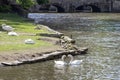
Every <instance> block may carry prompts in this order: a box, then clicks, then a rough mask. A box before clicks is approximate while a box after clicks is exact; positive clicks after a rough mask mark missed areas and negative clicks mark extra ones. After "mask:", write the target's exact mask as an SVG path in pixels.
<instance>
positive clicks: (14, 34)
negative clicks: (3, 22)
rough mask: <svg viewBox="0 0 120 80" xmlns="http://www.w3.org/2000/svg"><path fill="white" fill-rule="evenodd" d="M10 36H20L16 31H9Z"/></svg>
mask: <svg viewBox="0 0 120 80" xmlns="http://www.w3.org/2000/svg"><path fill="white" fill-rule="evenodd" d="M8 35H9V36H18V34H17V33H16V32H8Z"/></svg>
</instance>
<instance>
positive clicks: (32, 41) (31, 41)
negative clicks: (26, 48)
mask: <svg viewBox="0 0 120 80" xmlns="http://www.w3.org/2000/svg"><path fill="white" fill-rule="evenodd" d="M24 42H25V44H35V42H34V40H32V39H26V40H25V41H24Z"/></svg>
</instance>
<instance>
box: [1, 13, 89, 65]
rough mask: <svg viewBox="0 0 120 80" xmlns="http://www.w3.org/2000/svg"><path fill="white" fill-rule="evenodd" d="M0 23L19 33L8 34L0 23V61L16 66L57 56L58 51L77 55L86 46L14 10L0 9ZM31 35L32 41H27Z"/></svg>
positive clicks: (2, 63) (58, 54) (83, 51)
mask: <svg viewBox="0 0 120 80" xmlns="http://www.w3.org/2000/svg"><path fill="white" fill-rule="evenodd" d="M0 15H1V17H0V25H2V24H6V25H9V26H12V27H13V28H14V32H16V33H17V34H18V36H10V35H8V32H7V31H5V30H3V29H2V26H0V65H1V66H17V65H21V64H28V63H34V62H41V61H46V60H51V59H56V58H59V57H60V55H63V54H65V55H67V54H73V55H79V54H83V53H86V52H87V50H88V48H78V47H77V46H76V45H75V41H74V40H72V39H71V38H69V37H68V36H65V34H63V33H60V32H58V31H55V30H53V29H50V28H49V27H48V26H45V25H40V24H34V22H33V21H32V20H30V19H27V18H23V17H20V16H18V15H17V14H13V13H0ZM26 39H32V40H33V41H34V44H26V43H25V40H26Z"/></svg>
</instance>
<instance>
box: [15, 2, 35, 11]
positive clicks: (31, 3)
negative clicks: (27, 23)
mask: <svg viewBox="0 0 120 80" xmlns="http://www.w3.org/2000/svg"><path fill="white" fill-rule="evenodd" d="M16 2H17V3H18V4H20V5H21V6H22V7H23V8H25V9H28V8H29V7H31V6H32V5H34V4H35V1H34V0H16Z"/></svg>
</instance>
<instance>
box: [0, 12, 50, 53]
mask: <svg viewBox="0 0 120 80" xmlns="http://www.w3.org/2000/svg"><path fill="white" fill-rule="evenodd" d="M4 23H5V24H7V25H10V26H12V27H14V28H15V30H14V31H15V32H17V33H18V34H19V36H8V34H7V33H6V32H5V31H3V30H2V29H1V24H4ZM41 26H42V25H41ZM34 28H35V25H34V24H33V22H32V21H28V19H26V18H22V17H20V16H18V15H17V14H11V13H9V14H8V13H0V53H1V52H2V51H12V50H24V49H31V48H37V47H43V46H44V47H45V46H47V47H48V46H52V44H50V43H48V42H45V41H41V40H37V39H38V38H40V36H34V35H35V34H36V33H46V32H47V33H48V31H47V30H46V29H44V28H42V29H41V30H35V29H34ZM29 38H31V39H33V40H34V41H35V44H33V45H30V44H25V43H24V40H26V39H29Z"/></svg>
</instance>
